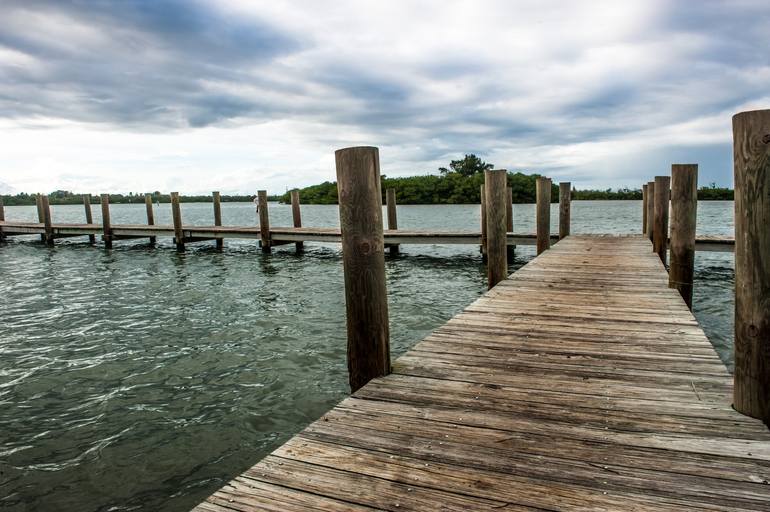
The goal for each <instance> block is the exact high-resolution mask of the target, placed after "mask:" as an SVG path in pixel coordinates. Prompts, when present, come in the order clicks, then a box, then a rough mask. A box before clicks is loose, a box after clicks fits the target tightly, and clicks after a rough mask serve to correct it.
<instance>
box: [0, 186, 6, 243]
mask: <svg viewBox="0 0 770 512" xmlns="http://www.w3.org/2000/svg"><path fill="white" fill-rule="evenodd" d="M2 221H5V205H4V204H3V196H0V222H2ZM4 238H5V235H3V227H2V226H0V240H3V239H4Z"/></svg>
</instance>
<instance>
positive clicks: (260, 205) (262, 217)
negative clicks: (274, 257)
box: [257, 190, 272, 252]
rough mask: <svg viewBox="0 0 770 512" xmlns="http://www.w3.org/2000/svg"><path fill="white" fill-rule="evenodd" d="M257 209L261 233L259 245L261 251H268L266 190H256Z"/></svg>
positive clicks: (269, 249)
mask: <svg viewBox="0 0 770 512" xmlns="http://www.w3.org/2000/svg"><path fill="white" fill-rule="evenodd" d="M257 209H258V210H259V233H260V235H261V239H260V242H259V243H260V246H261V247H262V252H270V251H271V250H272V249H271V244H270V215H269V212H268V210H267V191H266V190H258V191H257Z"/></svg>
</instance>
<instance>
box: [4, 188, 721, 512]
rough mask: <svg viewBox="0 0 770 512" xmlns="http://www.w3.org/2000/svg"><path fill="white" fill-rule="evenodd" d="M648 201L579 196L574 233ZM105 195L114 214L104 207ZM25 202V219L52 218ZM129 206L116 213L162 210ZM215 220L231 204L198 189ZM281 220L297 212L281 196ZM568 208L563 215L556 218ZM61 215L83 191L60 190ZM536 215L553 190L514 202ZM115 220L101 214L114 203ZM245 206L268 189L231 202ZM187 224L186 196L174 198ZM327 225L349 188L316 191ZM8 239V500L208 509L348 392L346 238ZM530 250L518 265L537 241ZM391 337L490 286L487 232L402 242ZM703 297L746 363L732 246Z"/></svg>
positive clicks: (528, 219) (636, 219)
mask: <svg viewBox="0 0 770 512" xmlns="http://www.w3.org/2000/svg"><path fill="white" fill-rule="evenodd" d="M640 212H641V206H640V203H638V202H577V201H576V202H574V203H573V232H615V233H622V232H636V231H638V230H639V226H640V223H641V215H640ZM95 213H98V212H97V211H96V209H95ZM34 215H35V212H34V209H33V208H30V207H7V208H6V218H8V219H26V220H33V219H34ZM143 215H144V206H143V205H115V206H113V207H112V220H113V223H122V222H126V223H128V222H142V221H143ZM183 215H184V218H185V222H187V223H191V224H193V223H199V224H210V223H211V205H207V204H184V205H183ZM270 215H271V221H272V224H273V225H276V226H281V225H283V226H286V225H290V223H291V222H290V218H291V212H290V209H289V207H287V206H284V205H271V210H270ZM555 215H556V213H555V212H554V219H553V225H554V227H555V225H556V218H555ZM53 216H54V220H55V221H57V222H82V208H78V207H74V206H67V207H54V209H53ZM514 217H515V219H516V229H515V230H516V231H518V232H531V231H532V230H533V220H534V207H533V205H516V207H515V208H514ZM96 220H97V222H98V216H97V219H96ZM223 220H224V222H225V224H237V225H250V224H254V222H255V220H254V209H253V206H252V205H250V204H247V203H243V204H241V203H238V204H228V203H225V204H224V205H223ZM156 221H157V222H158V223H164V222H170V210H169V208H168V205H161V206H160V207H159V208H158V211H157V213H156ZM699 221H700V222H699V231H700V232H701V233H713V234H731V232H732V203H701V205H700V209H699ZM303 222H304V224H305V225H308V226H333V225H336V224H337V210H336V207H334V206H304V207H303ZM478 222H479V218H478V206H471V205H466V206H403V207H399V226H400V227H402V228H405V229H406V228H447V229H448V228H456V229H474V228H475V227H476V226H477V225H478ZM34 240H35V237H28V238H26V239H20V240H12V241H11V242H9V243H6V244H3V245H0V296H2V297H3V298H4V303H3V306H2V309H0V315H1V317H0V324H1V325H2V335H1V336H0V508H3V509H4V510H5V509H7V510H62V511H69V510H73V511H74V510H78V511H88V510H105V511H106V510H171V511H176V510H180V511H181V510H188V509H189V508H191V507H192V506H194V505H195V504H196V503H198V502H199V501H201V500H203V499H204V498H205V497H206V496H207V495H209V494H210V493H211V492H213V491H214V490H216V489H217V488H218V487H220V486H221V485H222V484H223V483H225V482H226V481H227V480H228V479H230V478H231V477H232V476H234V475H236V474H238V473H240V472H241V471H243V470H244V469H246V468H247V467H249V466H251V465H252V464H254V463H255V462H256V461H257V460H259V459H260V458H261V457H262V456H264V455H265V454H266V453H268V452H269V451H271V450H272V449H274V448H275V447H276V446H277V445H278V444H280V443H281V442H282V441H284V440H285V439H287V438H288V437H290V436H291V435H292V434H294V433H296V432H297V431H299V430H300V429H301V428H302V427H303V426H305V425H306V424H307V423H309V422H311V421H312V420H314V419H315V418H317V417H318V416H320V415H321V414H322V413H323V412H325V411H326V410H328V409H329V408H330V407H332V406H333V405H334V404H335V403H337V402H338V401H339V400H341V399H342V398H343V397H345V396H346V395H347V392H348V389H347V374H346V368H345V323H344V322H345V317H344V315H345V313H344V309H345V305H344V296H343V280H342V264H341V260H340V253H339V247H338V246H335V245H322V244H312V243H307V244H306V249H307V250H306V252H305V254H303V255H301V256H298V255H295V254H294V250H293V246H285V247H280V248H277V249H276V250H275V251H274V252H273V254H270V255H264V254H262V253H261V251H259V250H258V249H257V248H256V245H255V244H254V242H249V241H230V240H228V241H226V247H225V250H224V251H222V252H217V251H215V250H214V249H213V248H212V244H211V243H203V244H196V245H191V246H189V250H188V251H187V252H186V253H184V254H178V253H176V252H175V251H174V250H173V247H172V245H171V241H170V240H168V239H161V240H160V243H159V246H158V247H157V248H156V249H151V248H148V247H147V246H146V245H145V243H144V242H143V241H125V242H124V241H121V242H116V244H115V248H114V249H113V250H111V251H107V250H105V249H104V248H103V247H102V246H100V245H98V246H96V247H92V246H89V245H87V244H85V243H83V241H82V240H81V239H69V240H66V241H57V245H56V247H54V248H47V247H45V246H43V245H41V244H39V243H38V242H35V241H34ZM533 255H534V254H533V249H532V248H531V247H521V248H517V261H516V264H515V265H514V268H517V267H518V266H520V265H521V264H523V263H525V262H526V261H528V260H529V259H530V258H531V257H532V256H533ZM386 267H387V279H388V282H387V284H388V298H389V304H390V318H391V338H392V340H391V343H392V347H393V351H394V353H395V355H398V354H401V353H403V352H404V351H406V350H407V349H408V348H409V347H410V346H412V345H413V344H414V343H415V342H416V341H418V340H419V339H421V338H422V337H424V336H425V335H426V334H427V333H428V332H430V331H431V330H432V329H434V328H435V327H437V326H439V325H441V324H443V323H444V322H445V321H446V320H447V319H449V318H450V317H451V316H452V315H453V314H455V313H456V312H457V311H459V310H461V309H462V308H463V307H465V306H466V305H467V304H469V303H470V302H471V301H473V300H474V299H475V298H477V297H478V296H479V295H480V294H481V293H483V291H484V290H485V288H486V284H485V269H484V266H483V265H482V264H481V260H480V257H479V255H478V248H476V247H467V246H402V255H401V256H400V257H398V258H388V259H387V262H386ZM696 267H697V268H696V292H695V313H696V316H697V317H698V319H699V321H700V322H701V324H702V325H703V326H704V329H705V330H706V332H707V334H708V335H709V338H710V339H711V340H712V342H713V343H714V345H715V346H716V348H717V350H718V351H719V352H720V355H721V356H722V357H723V359H724V360H725V361H726V362H727V363H728V364H730V361H731V339H732V334H731V332H732V286H733V271H732V267H733V263H732V255H731V254H717V253H710V254H703V255H698V258H697V262H696Z"/></svg>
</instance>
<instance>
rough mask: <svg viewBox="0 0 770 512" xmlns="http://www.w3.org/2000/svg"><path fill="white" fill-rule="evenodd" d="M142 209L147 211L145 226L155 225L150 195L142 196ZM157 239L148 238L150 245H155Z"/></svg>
mask: <svg viewBox="0 0 770 512" xmlns="http://www.w3.org/2000/svg"><path fill="white" fill-rule="evenodd" d="M144 209H145V210H147V225H148V226H154V225H155V212H153V210H152V194H145V195H144ZM156 240H157V239H156V238H155V237H154V236H151V237H150V245H155V241H156Z"/></svg>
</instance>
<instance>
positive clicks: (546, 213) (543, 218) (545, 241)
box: [535, 177, 551, 254]
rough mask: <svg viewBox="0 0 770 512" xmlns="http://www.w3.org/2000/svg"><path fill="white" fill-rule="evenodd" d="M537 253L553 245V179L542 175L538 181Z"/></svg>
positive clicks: (536, 187) (536, 194)
mask: <svg viewBox="0 0 770 512" xmlns="http://www.w3.org/2000/svg"><path fill="white" fill-rule="evenodd" d="M535 189H536V193H535V197H536V198H537V212H536V217H535V221H536V222H535V225H536V228H537V254H540V253H542V252H543V251H545V250H547V249H548V248H549V247H551V179H550V178H543V177H540V178H538V179H537V182H536V186H535Z"/></svg>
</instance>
